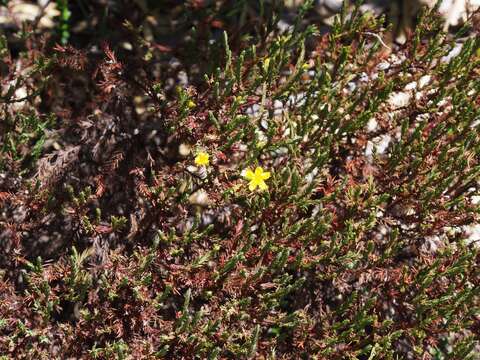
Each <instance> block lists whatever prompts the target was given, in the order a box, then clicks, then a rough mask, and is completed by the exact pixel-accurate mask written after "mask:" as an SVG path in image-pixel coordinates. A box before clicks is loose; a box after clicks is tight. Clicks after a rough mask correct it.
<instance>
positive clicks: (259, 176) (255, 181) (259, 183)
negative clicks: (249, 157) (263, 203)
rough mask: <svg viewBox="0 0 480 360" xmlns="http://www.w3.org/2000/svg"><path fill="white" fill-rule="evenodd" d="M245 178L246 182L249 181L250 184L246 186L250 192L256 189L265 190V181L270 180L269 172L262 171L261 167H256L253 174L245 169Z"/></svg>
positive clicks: (266, 187)
mask: <svg viewBox="0 0 480 360" xmlns="http://www.w3.org/2000/svg"><path fill="white" fill-rule="evenodd" d="M245 178H246V179H247V180H250V183H249V185H248V188H249V190H250V191H253V190H255V189H256V188H257V187H258V188H260V190H267V189H268V186H267V184H265V180H267V179H268V178H270V172H269V171H263V169H262V168H261V167H259V166H257V168H256V169H255V172H253V171H252V170H250V169H247V170H246V171H245Z"/></svg>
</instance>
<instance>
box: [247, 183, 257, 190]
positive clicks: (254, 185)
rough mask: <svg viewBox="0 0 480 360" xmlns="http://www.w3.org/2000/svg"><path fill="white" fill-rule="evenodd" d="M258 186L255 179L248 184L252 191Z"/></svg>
mask: <svg viewBox="0 0 480 360" xmlns="http://www.w3.org/2000/svg"><path fill="white" fill-rule="evenodd" d="M256 187H257V184H256V183H255V182H253V181H250V185H248V189H249V190H250V191H253V190H255V188H256Z"/></svg>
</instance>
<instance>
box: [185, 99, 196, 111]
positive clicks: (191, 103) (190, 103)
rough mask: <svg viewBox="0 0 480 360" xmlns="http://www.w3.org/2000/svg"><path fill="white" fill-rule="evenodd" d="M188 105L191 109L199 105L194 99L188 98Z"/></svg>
mask: <svg viewBox="0 0 480 360" xmlns="http://www.w3.org/2000/svg"><path fill="white" fill-rule="evenodd" d="M187 106H188V108H189V109H193V108H195V107H196V106H197V104H195V102H194V101H193V100H188V102H187Z"/></svg>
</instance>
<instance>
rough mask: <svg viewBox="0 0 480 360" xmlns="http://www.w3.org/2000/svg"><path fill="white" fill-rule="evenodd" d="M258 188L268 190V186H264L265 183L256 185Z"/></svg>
mask: <svg viewBox="0 0 480 360" xmlns="http://www.w3.org/2000/svg"><path fill="white" fill-rule="evenodd" d="M258 187H259V188H260V190H267V189H268V186H267V184H265V181H261V182H260V183H259V184H258Z"/></svg>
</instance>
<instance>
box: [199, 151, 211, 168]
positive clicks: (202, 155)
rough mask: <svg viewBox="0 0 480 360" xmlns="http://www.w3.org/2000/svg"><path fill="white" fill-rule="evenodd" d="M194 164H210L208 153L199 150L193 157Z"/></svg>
mask: <svg viewBox="0 0 480 360" xmlns="http://www.w3.org/2000/svg"><path fill="white" fill-rule="evenodd" d="M195 164H197V165H198V166H208V164H210V155H208V154H207V153H206V152H203V151H200V152H199V153H198V154H197V156H196V157H195Z"/></svg>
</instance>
